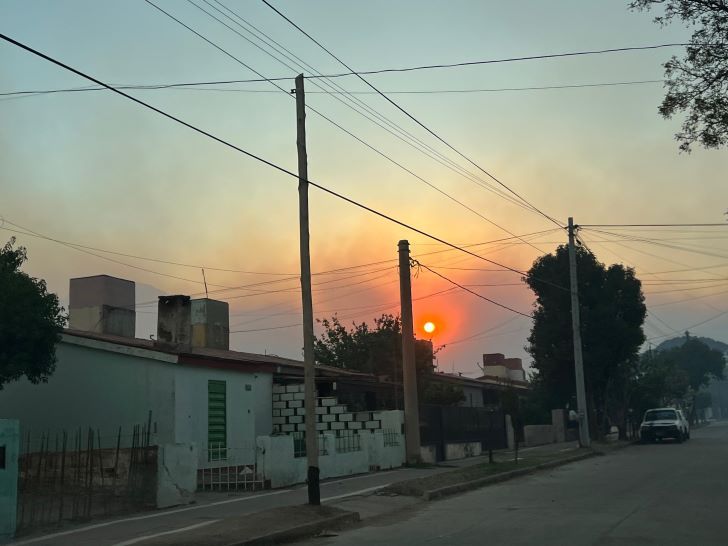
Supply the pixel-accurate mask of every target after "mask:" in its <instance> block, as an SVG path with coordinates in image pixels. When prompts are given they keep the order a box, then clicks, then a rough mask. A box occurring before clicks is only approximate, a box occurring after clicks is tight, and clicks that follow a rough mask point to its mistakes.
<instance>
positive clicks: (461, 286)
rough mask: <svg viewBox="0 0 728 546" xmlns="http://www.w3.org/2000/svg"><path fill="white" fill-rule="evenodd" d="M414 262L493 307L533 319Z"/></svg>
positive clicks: (416, 262)
mask: <svg viewBox="0 0 728 546" xmlns="http://www.w3.org/2000/svg"><path fill="white" fill-rule="evenodd" d="M414 262H415V265H416V266H418V267H422V268H424V269H426V270H427V271H429V272H430V273H432V274H434V275H436V276H438V277H440V278H441V279H443V280H445V281H447V282H449V283H450V284H453V285H455V286H457V287H458V288H460V289H461V290H464V291H465V292H468V293H470V294H472V295H474V296H476V297H478V298H480V299H482V300H485V301H487V302H489V303H492V304H493V305H497V306H498V307H501V308H503V309H506V310H508V311H511V312H512V313H516V314H517V315H521V316H524V317H528V318H533V317H531V315H527V314H526V313H522V312H521V311H518V310H516V309H513V308H512V307H508V306H507V305H504V304H502V303H500V302H497V301H495V300H492V299H490V298H487V297H485V296H483V295H482V294H478V293H477V292H475V291H474V290H470V288H468V287H467V286H465V285H463V284H460V283H458V282H456V281H454V280H452V279H451V278H449V277H446V276H445V275H443V274H442V273H438V272H437V271H435V270H434V269H432V268H431V267H428V266H427V265H425V264H423V263H421V262H418V261H417V260H416V259H415V260H414Z"/></svg>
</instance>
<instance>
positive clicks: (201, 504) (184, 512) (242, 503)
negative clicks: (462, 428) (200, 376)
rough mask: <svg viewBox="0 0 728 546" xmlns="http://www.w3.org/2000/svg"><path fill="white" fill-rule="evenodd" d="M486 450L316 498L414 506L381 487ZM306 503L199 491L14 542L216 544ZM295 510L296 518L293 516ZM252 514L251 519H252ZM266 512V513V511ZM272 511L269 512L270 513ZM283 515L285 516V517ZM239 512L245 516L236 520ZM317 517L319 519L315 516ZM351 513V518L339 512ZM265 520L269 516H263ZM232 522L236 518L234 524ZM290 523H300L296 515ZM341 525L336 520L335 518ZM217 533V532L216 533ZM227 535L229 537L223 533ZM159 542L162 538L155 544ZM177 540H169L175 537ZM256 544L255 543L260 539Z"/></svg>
mask: <svg viewBox="0 0 728 546" xmlns="http://www.w3.org/2000/svg"><path fill="white" fill-rule="evenodd" d="M576 449H578V446H577V445H576V444H575V443H573V442H570V443H565V444H549V445H546V446H539V447H533V448H524V449H519V460H523V461H527V460H528V459H529V458H534V457H537V456H547V455H549V454H559V453H560V454H563V455H568V452H569V451H574V450H576ZM494 455H495V457H496V460H497V461H501V462H506V461H510V460H512V459H513V456H514V454H513V452H512V451H508V450H506V451H495V452H494ZM487 462H488V456H487V454H485V455H483V456H480V457H472V458H468V459H463V460H459V461H447V462H444V463H443V464H441V465H435V466H430V467H418V468H400V469H395V470H388V471H383V472H374V473H370V474H364V475H359V476H353V477H349V478H345V479H336V480H329V481H325V482H322V484H321V501H322V504H323V505H324V507H336V508H340V509H342V510H345V511H347V512H354V513H356V514H358V515H359V517H360V518H361V519H363V520H365V519H369V518H372V517H378V516H382V515H385V514H387V513H391V512H393V511H398V510H402V509H405V508H408V507H412V506H415V505H417V504H419V503H423V502H424V501H423V500H422V499H421V498H415V497H408V496H395V495H392V494H383V493H382V490H384V489H385V488H387V487H389V486H391V485H392V484H395V483H398V482H403V481H409V480H415V479H420V478H426V477H429V476H435V475H438V474H442V473H446V472H451V471H453V470H456V469H463V468H468V467H475V466H477V465H480V464H483V463H487ZM306 502H307V489H306V486H305V485H301V486H296V487H292V488H287V489H281V490H268V491H262V492H256V493H199V494H198V495H197V503H196V504H194V505H190V506H183V507H178V508H174V509H169V510H161V511H154V512H147V513H143V514H137V515H134V516H132V517H124V518H116V519H111V520H106V521H99V522H96V523H94V524H90V525H84V526H70V525H69V526H67V527H65V528H63V529H62V530H60V531H56V532H51V533H47V534H43V535H35V536H26V537H21V538H20V539H18V541H17V542H15V544H16V545H21V544H34V545H37V546H50V545H54V546H56V545H59V546H66V545H67V546H71V545H73V546H127V545H131V544H145V545H150V544H174V543H180V541H182V540H187V538H188V537H193V536H198V537H199V536H203V535H205V536H206V535H211V534H218V533H217V531H218V530H220V531H222V529H223V528H229V529H232V530H234V532H233V531H231V532H232V533H233V535H234V539H235V541H230V540H228V542H224V541H223V542H218V543H215V544H228V545H230V544H244V543H245V542H241V541H240V540H241V539H244V538H252V537H253V535H252V534H248V535H247V537H246V536H244V535H242V533H243V532H249V533H253V530H249V531H245V527H244V526H243V524H242V523H241V522H242V520H259V521H263V518H266V519H267V520H268V521H270V522H271V525H272V526H271V527H270V529H269V531H271V532H273V531H280V530H285V529H287V528H290V524H291V523H292V522H293V521H294V519H295V518H298V517H299V516H300V517H303V516H306V514H307V513H306V512H305V510H304V509H301V510H298V512H296V510H295V509H294V511H293V512H291V513H288V512H285V511H281V509H282V508H286V509H287V507H297V508H300V507H301V506H302V505H305V503H306ZM294 513H297V514H298V515H296V516H295V517H294V516H293V515H292V514H294ZM252 514H256V516H255V518H251V517H250V516H251V515H252ZM266 514H268V515H266ZM271 514H272V515H271ZM286 514H288V516H285V515H286ZM241 516H244V517H242V518H241ZM319 516H320V517H319ZM338 516H341V514H333V513H325V512H322V513H321V514H318V515H317V514H311V513H308V516H307V517H309V518H310V520H311V521H312V522H314V523H316V524H317V525H319V526H320V527H321V528H322V529H323V528H326V527H327V525H329V524H331V525H334V524H336V523H337V522H336V521H335V520H332V521H331V522H329V521H328V520H327V519H326V518H329V517H331V518H335V517H338ZM344 517H352V516H344ZM268 518H270V519H268ZM233 520H237V523H236V522H235V521H233ZM295 521H299V520H298V519H295ZM339 524H340V522H339ZM221 536H222V535H221ZM228 538H231V537H230V536H228ZM155 540H162V541H166V542H154V541H155ZM175 540H176V541H177V542H174V541H175ZM259 543H260V542H259Z"/></svg>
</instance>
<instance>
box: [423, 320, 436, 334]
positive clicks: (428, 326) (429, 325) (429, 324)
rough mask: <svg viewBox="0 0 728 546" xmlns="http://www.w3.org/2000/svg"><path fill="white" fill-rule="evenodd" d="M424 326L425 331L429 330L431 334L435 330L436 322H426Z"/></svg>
mask: <svg viewBox="0 0 728 546" xmlns="http://www.w3.org/2000/svg"><path fill="white" fill-rule="evenodd" d="M423 328H424V329H425V332H427V333H428V334H431V333H432V332H434V331H435V323H434V322H425V325H424V326H423Z"/></svg>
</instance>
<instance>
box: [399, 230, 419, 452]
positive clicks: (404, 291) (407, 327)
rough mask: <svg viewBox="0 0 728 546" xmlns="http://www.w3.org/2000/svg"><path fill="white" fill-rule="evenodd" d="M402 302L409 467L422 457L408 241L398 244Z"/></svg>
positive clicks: (405, 433)
mask: <svg viewBox="0 0 728 546" xmlns="http://www.w3.org/2000/svg"><path fill="white" fill-rule="evenodd" d="M398 246H399V299H400V305H401V315H402V376H403V378H402V379H403V384H404V437H405V445H406V450H405V452H406V455H407V463H408V464H417V463H419V462H420V460H421V455H420V413H419V412H420V409H419V405H418V404H417V369H416V366H415V334H414V331H413V326H412V284H411V280H410V252H409V241H404V240H403V241H400V242H399V245H398Z"/></svg>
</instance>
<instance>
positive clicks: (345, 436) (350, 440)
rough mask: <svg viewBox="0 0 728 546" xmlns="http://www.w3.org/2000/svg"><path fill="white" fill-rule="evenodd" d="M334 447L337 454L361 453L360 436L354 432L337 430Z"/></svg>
mask: <svg viewBox="0 0 728 546" xmlns="http://www.w3.org/2000/svg"><path fill="white" fill-rule="evenodd" d="M334 445H335V447H336V452H337V453H351V452H353V451H361V436H359V434H357V432H356V431H355V430H337V431H336V439H335V442H334Z"/></svg>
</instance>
